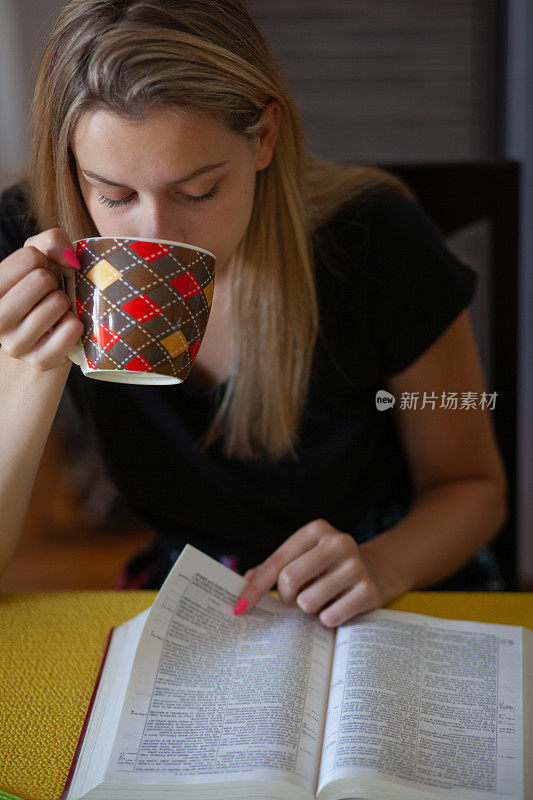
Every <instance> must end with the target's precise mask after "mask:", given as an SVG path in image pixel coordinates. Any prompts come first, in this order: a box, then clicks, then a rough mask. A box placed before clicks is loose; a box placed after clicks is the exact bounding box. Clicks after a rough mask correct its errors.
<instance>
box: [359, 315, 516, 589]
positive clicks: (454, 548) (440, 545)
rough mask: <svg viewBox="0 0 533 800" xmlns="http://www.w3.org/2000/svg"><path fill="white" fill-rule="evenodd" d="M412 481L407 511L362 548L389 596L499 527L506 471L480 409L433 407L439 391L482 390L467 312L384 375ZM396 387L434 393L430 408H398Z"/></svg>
mask: <svg viewBox="0 0 533 800" xmlns="http://www.w3.org/2000/svg"><path fill="white" fill-rule="evenodd" d="M387 385H388V388H389V390H390V391H391V393H392V394H393V395H394V396H395V398H396V406H395V408H394V414H395V419H396V423H397V426H398V431H399V436H400V439H401V441H402V444H403V447H404V449H405V452H406V454H407V458H408V461H409V464H410V472H411V477H412V481H413V489H414V496H415V499H414V502H413V506H412V508H411V510H410V511H409V513H408V514H407V515H406V517H405V518H404V519H402V520H401V521H400V522H399V523H397V524H396V525H394V526H393V527H392V528H390V529H389V530H388V531H385V532H383V533H382V534H380V535H379V536H376V537H375V538H374V539H372V540H371V541H369V542H366V543H365V544H363V545H361V548H360V549H361V551H363V552H364V554H365V556H366V557H367V558H368V560H369V564H370V565H372V568H373V569H374V571H375V574H376V575H377V576H379V580H381V582H382V583H383V584H384V585H386V586H388V587H390V591H391V592H392V595H393V596H396V595H397V594H401V593H403V592H405V591H408V590H410V589H419V588H424V587H426V586H431V585H432V584H434V583H436V582H437V581H439V580H441V579H443V578H445V577H446V576H447V575H450V574H452V573H453V572H455V571H457V570H458V569H459V568H460V567H461V566H463V565H464V564H465V563H466V562H467V561H468V560H469V559H470V558H471V557H472V556H473V555H474V553H475V552H476V551H477V550H478V549H479V548H480V547H482V546H483V545H484V544H486V543H487V542H489V541H490V540H491V539H492V538H494V536H496V534H497V533H498V532H499V531H500V529H501V527H502V526H503V524H504V522H505V519H506V515H507V506H506V476H505V469H504V465H503V461H502V458H501V454H500V452H499V449H498V445H497V443H496V438H495V434H494V428H493V420H492V417H491V414H490V412H489V411H488V410H487V409H483V410H482V409H479V408H478V409H473V408H472V409H460V408H457V409H455V410H445V409H441V408H438V407H437V406H438V404H439V403H440V395H441V393H442V392H449V391H455V392H457V393H458V395H459V396H460V394H461V392H467V391H470V392H476V393H477V396H478V397H479V396H480V395H481V392H484V391H485V392H486V391H487V390H486V386H485V382H484V378H483V374H482V369H481V364H480V360H479V355H478V352H477V348H476V344H475V339H474V335H473V331H472V325H471V320H470V315H469V312H468V310H465V311H463V312H462V313H461V314H459V316H458V317H457V318H456V320H455V321H454V322H453V323H452V325H450V326H449V328H448V329H447V330H446V331H445V332H444V333H443V334H442V335H441V336H440V337H439V338H438V339H437V341H436V342H434V343H433V345H432V347H430V348H429V349H428V350H427V351H426V352H425V353H424V354H423V355H422V356H421V357H420V358H418V359H417V360H416V361H415V362H414V363H413V364H411V365H410V366H409V367H407V369H405V370H403V371H402V372H401V373H399V374H397V375H395V376H393V377H390V378H388V379H387ZM402 392H419V403H420V400H421V399H422V398H423V395H424V392H426V393H427V394H431V392H434V393H435V395H436V396H437V398H438V400H437V403H436V404H435V405H436V407H435V409H432V407H431V406H429V407H426V408H424V409H420V408H418V409H416V410H415V409H412V410H411V409H403V410H400V409H399V408H398V405H399V400H400V398H401V395H402Z"/></svg>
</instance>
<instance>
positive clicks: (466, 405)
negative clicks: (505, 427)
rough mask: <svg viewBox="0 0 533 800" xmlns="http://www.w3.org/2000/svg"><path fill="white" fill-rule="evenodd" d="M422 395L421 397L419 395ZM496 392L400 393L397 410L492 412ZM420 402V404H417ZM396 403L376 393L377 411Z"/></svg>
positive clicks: (387, 396)
mask: <svg viewBox="0 0 533 800" xmlns="http://www.w3.org/2000/svg"><path fill="white" fill-rule="evenodd" d="M421 394H422V397H420V395H421ZM497 396H498V392H441V394H440V395H437V394H435V392H422V393H421V392H402V394H401V397H400V401H399V403H398V408H399V409H400V410H401V411H404V410H410V411H416V410H419V411H421V410H422V409H423V408H428V407H429V408H431V409H432V410H435V408H444V409H446V410H448V411H455V410H457V409H459V410H465V411H470V410H472V409H485V408H486V409H488V410H489V411H494V408H495V407H496V397H497ZM419 401H420V402H419ZM395 402H396V398H395V397H394V395H392V394H390V392H386V391H385V390H384V389H379V390H378V391H377V392H376V408H377V409H378V410H379V411H386V410H387V409H388V408H393V406H394V404H395Z"/></svg>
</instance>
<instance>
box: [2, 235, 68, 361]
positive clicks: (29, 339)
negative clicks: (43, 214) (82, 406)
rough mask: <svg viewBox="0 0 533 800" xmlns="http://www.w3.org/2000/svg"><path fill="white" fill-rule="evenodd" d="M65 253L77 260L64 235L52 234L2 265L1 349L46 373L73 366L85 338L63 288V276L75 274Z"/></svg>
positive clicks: (28, 243) (40, 237) (39, 237)
mask: <svg viewBox="0 0 533 800" xmlns="http://www.w3.org/2000/svg"><path fill="white" fill-rule="evenodd" d="M64 250H70V251H71V253H72V255H74V248H73V246H72V242H71V241H70V239H69V238H68V236H67V234H66V233H65V231H64V230H62V229H61V228H51V229H50V230H47V231H43V233H39V234H38V235H37V236H31V237H30V238H29V239H27V240H26V242H25V243H24V247H21V248H20V249H19V250H15V252H14V253H11V255H9V256H8V257H7V258H4V260H3V261H1V262H0V345H1V346H2V350H4V351H5V352H6V353H7V354H8V355H9V356H11V357H12V358H17V359H19V360H21V361H25V362H26V363H28V364H30V365H31V366H32V367H34V368H36V369H39V370H43V371H44V370H49V369H55V368H56V367H59V366H61V365H62V364H65V363H66V362H67V361H70V359H69V358H68V357H67V353H68V352H69V351H70V350H72V348H73V347H74V345H75V344H76V342H77V341H78V340H79V338H80V336H81V334H82V333H83V323H82V321H81V320H80V319H79V318H78V316H77V315H76V314H75V313H74V312H73V311H72V310H71V305H70V300H69V298H68V296H67V294H66V293H65V292H64V291H63V288H62V281H61V275H65V276H67V275H69V274H70V275H72V274H73V271H74V270H75V269H76V268H75V267H73V266H72V264H70V263H69V261H68V260H67V259H66V258H65V256H64V255H63V252H64ZM71 259H72V256H71ZM72 260H74V261H77V259H76V256H75V255H74V259H72Z"/></svg>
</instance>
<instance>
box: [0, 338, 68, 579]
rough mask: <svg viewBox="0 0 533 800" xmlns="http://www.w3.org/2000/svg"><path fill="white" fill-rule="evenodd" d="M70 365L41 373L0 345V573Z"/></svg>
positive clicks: (16, 533) (10, 552) (25, 505)
mask: <svg viewBox="0 0 533 800" xmlns="http://www.w3.org/2000/svg"><path fill="white" fill-rule="evenodd" d="M71 366H72V362H70V361H69V362H68V363H66V364H64V365H62V366H60V367H57V368H56V369H50V370H45V371H41V370H38V369H35V368H34V367H32V366H30V365H29V364H27V363H26V362H24V361H21V360H19V359H15V358H11V356H8V355H7V353H5V351H4V350H3V349H0V408H1V413H0V441H1V442H2V448H1V455H0V509H1V515H0V520H1V522H0V572H3V570H4V568H5V566H6V565H7V563H8V561H9V559H10V558H11V556H12V555H13V552H14V550H15V548H16V546H17V543H18V540H19V538H20V534H21V532H22V528H23V525H24V520H25V519H26V513H27V510H28V505H29V502H30V498H31V493H32V489H33V485H34V483H35V477H36V475H37V469H38V467H39V464H40V461H41V457H42V454H43V450H44V446H45V444H46V440H47V439H48V435H49V433H50V429H51V427H52V423H53V421H54V417H55V415H56V411H57V408H58V406H59V401H60V399H61V395H62V393H63V389H64V388H65V383H66V381H67V377H68V374H69V371H70V368H71Z"/></svg>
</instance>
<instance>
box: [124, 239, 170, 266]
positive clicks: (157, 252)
mask: <svg viewBox="0 0 533 800" xmlns="http://www.w3.org/2000/svg"><path fill="white" fill-rule="evenodd" d="M130 249H131V250H133V251H134V252H135V253H137V254H138V255H140V257H141V258H143V259H144V260H145V261H147V262H148V263H150V261H154V259H156V258H161V256H166V255H167V253H170V247H167V245H166V244H157V243H154V242H132V243H131V244H130Z"/></svg>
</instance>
